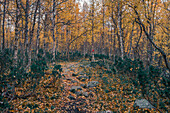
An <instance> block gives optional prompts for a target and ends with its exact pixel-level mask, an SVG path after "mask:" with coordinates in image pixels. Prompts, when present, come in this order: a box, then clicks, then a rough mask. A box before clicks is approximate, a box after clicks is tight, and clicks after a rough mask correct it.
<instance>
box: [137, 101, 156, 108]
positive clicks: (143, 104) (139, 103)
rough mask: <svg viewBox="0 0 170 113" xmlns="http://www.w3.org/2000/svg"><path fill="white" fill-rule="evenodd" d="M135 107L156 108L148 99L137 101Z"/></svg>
mask: <svg viewBox="0 0 170 113" xmlns="http://www.w3.org/2000/svg"><path fill="white" fill-rule="evenodd" d="M134 107H139V108H155V107H154V106H152V105H151V104H150V103H149V102H148V101H147V100H146V99H136V100H135V103H134Z"/></svg>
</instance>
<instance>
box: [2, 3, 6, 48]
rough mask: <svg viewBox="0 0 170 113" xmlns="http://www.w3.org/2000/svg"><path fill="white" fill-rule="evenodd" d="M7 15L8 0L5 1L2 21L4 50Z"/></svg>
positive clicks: (3, 45) (3, 46)
mask: <svg viewBox="0 0 170 113" xmlns="http://www.w3.org/2000/svg"><path fill="white" fill-rule="evenodd" d="M5 15H6V0H5V1H4V11H3V23H2V28H3V42H2V50H4V49H5Z"/></svg>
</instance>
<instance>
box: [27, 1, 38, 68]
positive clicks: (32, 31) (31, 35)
mask: <svg viewBox="0 0 170 113" xmlns="http://www.w3.org/2000/svg"><path fill="white" fill-rule="evenodd" d="M39 2H40V0H38V1H37V4H36V8H35V11H34V18H33V24H32V29H31V31H30V42H29V51H28V65H27V67H26V70H28V68H29V67H30V65H31V53H32V50H31V48H32V38H33V34H34V28H35V21H36V15H37V9H38V4H39Z"/></svg>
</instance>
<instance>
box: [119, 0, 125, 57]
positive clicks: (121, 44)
mask: <svg viewBox="0 0 170 113" xmlns="http://www.w3.org/2000/svg"><path fill="white" fill-rule="evenodd" d="M121 16H122V12H121V8H120V1H119V0H118V27H119V43H120V55H121V58H122V59H123V57H124V53H123V52H124V50H123V36H122V22H121V21H122V19H121Z"/></svg>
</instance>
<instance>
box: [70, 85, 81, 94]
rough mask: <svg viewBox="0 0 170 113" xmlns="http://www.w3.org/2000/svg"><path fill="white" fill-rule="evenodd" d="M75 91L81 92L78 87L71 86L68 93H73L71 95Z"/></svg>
mask: <svg viewBox="0 0 170 113" xmlns="http://www.w3.org/2000/svg"><path fill="white" fill-rule="evenodd" d="M77 90H82V88H81V87H80V86H72V87H71V88H70V91H71V92H73V93H75V92H76V91H77Z"/></svg>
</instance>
